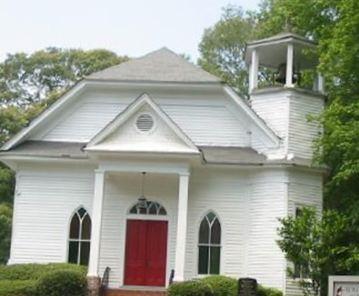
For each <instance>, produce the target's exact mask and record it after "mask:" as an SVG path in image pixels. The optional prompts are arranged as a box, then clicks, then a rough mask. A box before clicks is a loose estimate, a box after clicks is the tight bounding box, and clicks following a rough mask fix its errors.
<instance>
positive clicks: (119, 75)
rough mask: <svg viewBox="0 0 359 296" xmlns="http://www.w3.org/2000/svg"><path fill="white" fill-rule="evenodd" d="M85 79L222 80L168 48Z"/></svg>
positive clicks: (114, 66) (95, 73) (215, 81)
mask: <svg viewBox="0 0 359 296" xmlns="http://www.w3.org/2000/svg"><path fill="white" fill-rule="evenodd" d="M85 79H100V80H121V81H147V80H148V81H162V82H164V81H167V82H213V83H221V82H222V81H221V79H220V78H218V77H216V76H215V75H213V74H211V73H209V72H207V71H206V70H204V69H202V68H201V67H200V66H198V65H196V64H195V63H193V62H192V61H189V60H187V59H186V58H184V57H183V56H182V55H180V54H177V53H176V52H174V51H173V50H171V49H169V48H168V47H165V46H164V47H161V48H159V49H157V50H155V51H152V52H149V53H147V54H145V55H143V56H140V57H137V58H132V59H130V60H128V61H126V62H123V63H120V64H117V65H113V66H111V67H108V68H106V69H103V70H101V71H97V72H94V73H92V74H90V75H88V76H86V77H85Z"/></svg>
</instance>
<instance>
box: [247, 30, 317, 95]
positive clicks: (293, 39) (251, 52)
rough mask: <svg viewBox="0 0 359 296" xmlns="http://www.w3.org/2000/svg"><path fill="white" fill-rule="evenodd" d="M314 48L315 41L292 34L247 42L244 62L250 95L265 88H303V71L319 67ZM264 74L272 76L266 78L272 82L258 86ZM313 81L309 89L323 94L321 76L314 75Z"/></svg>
mask: <svg viewBox="0 0 359 296" xmlns="http://www.w3.org/2000/svg"><path fill="white" fill-rule="evenodd" d="M315 49H316V43H315V42H313V41H311V40H309V39H307V38H304V37H302V36H299V35H297V34H294V33H281V34H278V35H275V36H272V37H269V38H265V39H261V40H256V41H252V42H250V43H248V44H247V49H246V56H245V60H246V63H247V64H248V65H249V94H251V93H253V91H255V90H257V89H259V88H268V87H285V88H294V87H295V88H304V87H303V86H302V74H303V71H305V70H313V71H315V70H316V67H317V65H318V58H317V56H316V54H315ZM263 70H264V71H263ZM265 72H266V74H265V75H266V76H267V77H268V72H271V73H272V75H269V76H271V77H270V79H269V80H271V81H270V83H269V84H268V83H266V84H264V85H263V86H261V83H260V82H261V81H260V78H259V77H260V76H261V75H262V74H263V73H265ZM262 76H263V75H262ZM313 80H314V81H313V87H312V89H311V90H313V91H315V92H319V93H324V79H323V77H322V76H321V75H320V73H316V75H315V78H314V79H313ZM306 88H307V89H308V87H306Z"/></svg>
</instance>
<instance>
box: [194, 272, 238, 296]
mask: <svg viewBox="0 0 359 296" xmlns="http://www.w3.org/2000/svg"><path fill="white" fill-rule="evenodd" d="M201 281H202V282H204V283H205V284H207V285H208V286H210V287H211V289H212V292H213V296H231V295H237V291H238V283H237V280H236V279H235V278H231V277H228V276H223V275H212V276H208V277H205V278H203V279H202V280H201Z"/></svg>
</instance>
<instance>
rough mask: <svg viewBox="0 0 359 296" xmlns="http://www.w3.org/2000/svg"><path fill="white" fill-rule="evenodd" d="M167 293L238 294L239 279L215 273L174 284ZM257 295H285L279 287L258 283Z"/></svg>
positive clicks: (177, 295) (170, 295)
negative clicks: (269, 286)
mask: <svg viewBox="0 0 359 296" xmlns="http://www.w3.org/2000/svg"><path fill="white" fill-rule="evenodd" d="M167 294H168V296H237V295H238V280H237V279H235V278H231V277H227V276H222V275H213V276H208V277H204V278H202V279H198V280H194V281H185V282H181V283H176V284H173V285H171V286H170V287H169V288H168V292H167ZM257 295H258V296H283V293H282V292H281V291H280V290H278V289H274V288H267V287H264V286H262V285H258V287H257Z"/></svg>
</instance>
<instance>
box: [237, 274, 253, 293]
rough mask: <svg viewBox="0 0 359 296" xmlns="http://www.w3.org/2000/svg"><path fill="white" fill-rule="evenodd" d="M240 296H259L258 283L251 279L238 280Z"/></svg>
mask: <svg viewBox="0 0 359 296" xmlns="http://www.w3.org/2000/svg"><path fill="white" fill-rule="evenodd" d="M238 296H257V281H256V279H251V278H241V279H239V280H238Z"/></svg>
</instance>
